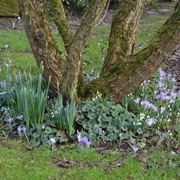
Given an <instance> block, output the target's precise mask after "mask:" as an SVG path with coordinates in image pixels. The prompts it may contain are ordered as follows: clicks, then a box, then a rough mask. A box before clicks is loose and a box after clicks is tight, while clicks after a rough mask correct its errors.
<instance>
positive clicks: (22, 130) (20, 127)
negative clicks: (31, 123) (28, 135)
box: [17, 125, 26, 133]
mask: <svg viewBox="0 0 180 180" xmlns="http://www.w3.org/2000/svg"><path fill="white" fill-rule="evenodd" d="M17 131H18V132H19V133H21V132H23V133H25V132H26V127H25V126H22V125H20V126H18V128H17Z"/></svg>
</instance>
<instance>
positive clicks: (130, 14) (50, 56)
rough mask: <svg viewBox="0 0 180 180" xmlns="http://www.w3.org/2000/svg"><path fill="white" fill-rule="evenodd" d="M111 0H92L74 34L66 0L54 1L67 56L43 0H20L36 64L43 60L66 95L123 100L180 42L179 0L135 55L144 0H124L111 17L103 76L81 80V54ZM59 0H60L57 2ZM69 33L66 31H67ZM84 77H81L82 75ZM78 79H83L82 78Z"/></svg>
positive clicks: (56, 19) (56, 21)
mask: <svg viewBox="0 0 180 180" xmlns="http://www.w3.org/2000/svg"><path fill="white" fill-rule="evenodd" d="M107 1H108V0H92V6H91V7H90V8H88V9H87V11H86V13H85V16H84V18H83V20H82V23H81V25H80V27H79V29H78V30H77V32H76V33H75V34H74V33H73V32H72V31H71V29H70V27H69V25H68V21H67V19H66V17H65V14H64V9H63V6H62V3H61V2H59V1H57V0H52V1H51V4H50V5H51V7H50V8H51V9H53V8H54V12H55V15H54V22H55V23H56V25H57V27H58V29H59V33H60V35H61V36H62V39H63V41H64V44H65V46H66V50H67V59H66V61H65V62H63V58H62V57H61V52H60V51H59V50H58V48H57V46H56V44H55V41H54V39H53V36H52V33H51V30H50V28H49V24H48V22H47V17H46V14H45V11H44V4H43V2H44V1H43V0H19V5H20V8H21V11H22V16H23V20H24V25H25V30H26V33H27V36H28V39H29V41H30V44H31V47H32V51H33V54H34V56H35V58H36V61H37V64H38V65H39V66H40V65H41V64H43V66H44V77H45V78H46V79H47V78H48V77H49V76H51V78H52V84H53V86H54V87H56V88H59V89H60V92H61V93H62V94H63V96H64V97H65V98H66V99H68V100H70V99H75V98H76V97H77V89H78V95H79V97H80V98H87V97H90V96H93V94H95V93H96V92H97V91H100V92H101V93H102V94H104V95H105V96H108V97H109V98H111V99H113V100H115V101H116V102H120V101H122V99H123V97H124V96H126V95H127V94H128V93H131V92H133V90H134V89H135V88H136V87H138V86H139V85H140V84H141V83H142V82H143V81H144V80H145V79H147V78H148V77H149V76H150V75H151V74H152V73H153V72H154V71H155V70H156V69H157V68H158V67H159V66H160V65H161V64H162V63H163V62H165V61H166V60H167V59H168V58H169V57H170V56H171V55H172V54H173V52H174V51H175V50H176V47H177V46H178V45H180V0H179V1H178V3H177V6H176V10H175V12H174V14H173V15H172V16H171V17H170V18H169V20H168V21H167V22H166V23H165V24H164V26H163V27H162V28H161V29H160V31H159V32H158V33H157V35H156V36H155V38H154V39H153V40H152V41H151V42H150V44H149V46H148V47H147V48H146V49H144V50H142V51H141V52H139V53H138V54H135V55H133V54H132V51H133V46H134V41H135V36H136V32H137V28H138V24H139V20H140V17H141V14H142V11H143V5H144V0H136V1H135V0H124V1H122V2H121V4H120V8H119V11H118V12H117V14H116V15H115V17H114V19H113V23H112V28H111V34H110V40H109V49H108V52H107V57H106V60H105V63H104V66H103V68H102V72H101V76H100V77H99V78H98V79H96V80H94V81H92V82H90V83H89V84H85V85H83V84H82V83H80V81H78V80H79V79H81V81H82V76H81V75H80V73H81V71H80V68H81V55H82V53H83V51H84V49H85V44H86V42H87V40H88V39H89V37H90V34H91V32H92V30H93V28H94V27H95V24H96V20H97V19H98V17H99V16H100V15H101V13H102V11H103V9H104V8H105V6H106V3H107ZM58 2H59V3H58ZM66 36H67V37H66ZM79 76H80V77H81V78H79V79H78V77H79ZM78 82H79V83H78Z"/></svg>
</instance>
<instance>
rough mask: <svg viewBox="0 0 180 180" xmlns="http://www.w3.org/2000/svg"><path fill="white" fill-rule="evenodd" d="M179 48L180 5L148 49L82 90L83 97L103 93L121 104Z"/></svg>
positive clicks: (131, 57) (114, 67)
mask: <svg viewBox="0 0 180 180" xmlns="http://www.w3.org/2000/svg"><path fill="white" fill-rule="evenodd" d="M179 45H180V3H178V4H177V6H176V10H175V12H174V13H173V14H172V15H171V17H170V18H169V19H168V21H167V22H166V23H165V24H164V25H163V26H162V28H161V29H160V31H159V33H157V35H156V36H155V38H154V39H153V40H152V41H151V43H150V44H149V46H148V47H147V48H146V49H144V50H142V51H141V52H139V53H138V54H136V55H133V56H127V57H124V58H123V59H121V57H120V59H118V61H117V62H116V64H115V65H114V66H113V69H112V70H111V71H109V72H108V71H107V72H106V73H105V74H103V75H102V76H100V78H98V79H96V80H94V81H92V82H91V83H90V84H88V85H86V86H85V87H82V88H81V91H80V94H81V97H82V98H84V97H87V96H92V95H93V94H94V93H96V92H97V91H100V92H102V93H103V94H105V95H107V96H109V97H110V98H111V99H113V100H114V101H116V102H120V101H122V99H123V98H124V97H125V96H126V95H128V94H129V93H131V92H132V91H133V90H134V89H135V88H136V87H138V86H139V85H140V84H141V83H142V82H143V81H144V80H146V79H147V78H148V77H149V76H150V75H151V74H152V73H154V72H155V71H156V70H157V68H159V66H160V65H161V64H162V63H164V62H165V61H166V60H168V59H169V58H170V57H171V56H172V54H173V53H174V52H175V51H176V49H177V48H178V46H179Z"/></svg>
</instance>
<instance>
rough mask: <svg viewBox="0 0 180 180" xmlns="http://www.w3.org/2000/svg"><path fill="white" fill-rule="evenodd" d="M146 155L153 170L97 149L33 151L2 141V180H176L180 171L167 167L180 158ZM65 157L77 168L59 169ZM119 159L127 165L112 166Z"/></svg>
mask: <svg viewBox="0 0 180 180" xmlns="http://www.w3.org/2000/svg"><path fill="white" fill-rule="evenodd" d="M142 155H143V154H142ZM144 156H145V158H146V160H147V164H149V165H151V167H150V168H147V167H146V166H144V165H143V164H142V163H141V162H140V161H139V160H137V159H138V156H137V155H135V154H131V153H129V154H122V153H119V152H113V151H107V152H106V153H104V154H100V153H98V152H96V151H95V150H94V149H80V148H77V147H76V146H71V147H65V146H61V147H60V150H58V151H55V152H52V151H51V150H49V149H46V148H39V149H34V150H31V151H30V150H27V148H26V146H25V145H24V144H23V143H21V142H17V141H10V140H8V141H6V140H3V139H1V143H0V179H3V180H11V179H15V180H16V179H17V180H21V179H22V180H23V179H28V180H29V179H30V180H31V179H32V180H37V179H38V180H41V179H78V180H79V179H83V180H86V179H87V180H89V179H97V180H101V179H102V180H104V179H122V180H123V179H125V180H126V179H128V178H129V179H130V177H134V179H137V180H141V179H144V180H152V179H159V180H162V179H164V180H166V179H167V180H169V179H171V180H173V179H176V177H177V174H178V168H177V167H173V166H172V167H171V166H167V164H169V162H170V160H171V161H172V159H173V160H174V161H173V162H174V163H176V164H177V163H178V160H179V159H178V157H177V155H176V156H174V155H171V154H170V152H168V151H166V150H163V149H156V150H153V149H152V150H151V151H149V153H148V154H145V155H144ZM63 157H65V158H66V159H68V160H70V161H72V162H74V163H75V165H74V166H72V167H71V168H67V169H66V168H60V167H58V166H57V165H56V163H55V162H56V161H58V159H61V158H63ZM116 160H122V161H124V164H123V165H122V166H119V167H118V166H117V165H116V164H115V165H112V164H113V162H115V161H116Z"/></svg>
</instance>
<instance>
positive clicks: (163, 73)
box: [159, 68, 166, 78]
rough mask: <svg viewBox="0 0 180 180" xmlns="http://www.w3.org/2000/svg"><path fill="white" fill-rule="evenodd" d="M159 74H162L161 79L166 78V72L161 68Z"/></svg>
mask: <svg viewBox="0 0 180 180" xmlns="http://www.w3.org/2000/svg"><path fill="white" fill-rule="evenodd" d="M159 74H160V78H165V77H166V72H165V71H164V70H162V69H161V68H160V69H159Z"/></svg>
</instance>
